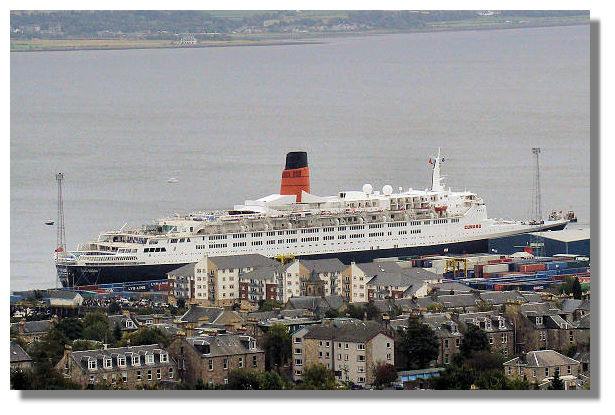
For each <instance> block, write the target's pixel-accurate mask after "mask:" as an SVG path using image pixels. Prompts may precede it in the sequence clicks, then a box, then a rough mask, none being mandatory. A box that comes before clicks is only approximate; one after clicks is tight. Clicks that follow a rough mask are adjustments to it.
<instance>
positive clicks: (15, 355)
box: [10, 340, 32, 363]
mask: <svg viewBox="0 0 615 415" xmlns="http://www.w3.org/2000/svg"><path fill="white" fill-rule="evenodd" d="M10 353H11V363H19V362H31V361H32V358H31V357H30V355H28V353H26V351H25V350H24V349H23V348H22V347H21V346H20V345H19V343H17V342H14V341H12V340H11V351H10Z"/></svg>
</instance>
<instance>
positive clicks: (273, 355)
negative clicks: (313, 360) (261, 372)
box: [263, 324, 292, 370]
mask: <svg viewBox="0 0 615 415" xmlns="http://www.w3.org/2000/svg"><path fill="white" fill-rule="evenodd" d="M263 348H264V349H265V368H266V369H267V370H270V369H272V368H274V367H275V368H279V367H280V366H282V365H285V364H286V363H288V359H290V356H291V353H292V344H291V336H290V333H289V332H288V329H287V328H286V326H284V325H282V324H273V325H272V326H271V327H269V330H268V331H267V334H266V335H265V341H264V343H263Z"/></svg>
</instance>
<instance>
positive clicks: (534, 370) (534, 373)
mask: <svg viewBox="0 0 615 415" xmlns="http://www.w3.org/2000/svg"><path fill="white" fill-rule="evenodd" d="M532 377H534V378H535V377H536V369H533V370H532Z"/></svg>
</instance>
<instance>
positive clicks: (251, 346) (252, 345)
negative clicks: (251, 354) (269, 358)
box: [250, 340, 256, 349]
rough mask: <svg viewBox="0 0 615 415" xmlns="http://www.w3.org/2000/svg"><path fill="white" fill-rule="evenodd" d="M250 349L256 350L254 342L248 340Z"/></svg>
mask: <svg viewBox="0 0 615 415" xmlns="http://www.w3.org/2000/svg"><path fill="white" fill-rule="evenodd" d="M250 349H256V340H250Z"/></svg>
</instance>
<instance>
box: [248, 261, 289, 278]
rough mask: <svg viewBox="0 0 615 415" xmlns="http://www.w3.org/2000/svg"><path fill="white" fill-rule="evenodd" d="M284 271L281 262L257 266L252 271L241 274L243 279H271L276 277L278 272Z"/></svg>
mask: <svg viewBox="0 0 615 415" xmlns="http://www.w3.org/2000/svg"><path fill="white" fill-rule="evenodd" d="M280 272H282V268H281V266H280V264H278V265H273V266H272V265H267V266H264V267H259V268H255V269H253V270H252V271H248V272H246V273H245V274H242V275H241V279H242V280H247V279H249V280H269V279H271V278H272V277H274V276H275V275H276V274H279V273H280Z"/></svg>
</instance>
